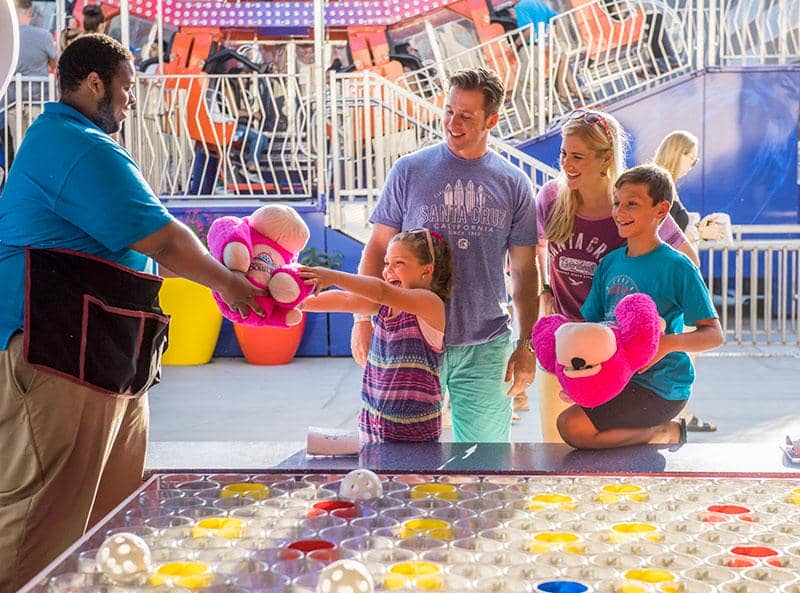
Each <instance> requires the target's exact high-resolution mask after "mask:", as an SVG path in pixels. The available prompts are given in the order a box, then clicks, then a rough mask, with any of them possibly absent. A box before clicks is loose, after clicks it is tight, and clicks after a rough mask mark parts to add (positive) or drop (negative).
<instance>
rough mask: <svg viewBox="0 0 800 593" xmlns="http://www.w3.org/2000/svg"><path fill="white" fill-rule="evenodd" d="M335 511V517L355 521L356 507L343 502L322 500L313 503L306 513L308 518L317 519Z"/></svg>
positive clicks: (356, 515)
mask: <svg viewBox="0 0 800 593" xmlns="http://www.w3.org/2000/svg"><path fill="white" fill-rule="evenodd" d="M333 511H336V516H337V517H341V518H342V519H355V518H356V517H358V511H357V510H356V505H355V504H353V503H352V502H348V501H345V500H323V501H320V502H318V503H315V504H314V506H313V507H311V510H310V511H308V516H309V517H319V516H321V515H327V514H329V513H332V512H333Z"/></svg>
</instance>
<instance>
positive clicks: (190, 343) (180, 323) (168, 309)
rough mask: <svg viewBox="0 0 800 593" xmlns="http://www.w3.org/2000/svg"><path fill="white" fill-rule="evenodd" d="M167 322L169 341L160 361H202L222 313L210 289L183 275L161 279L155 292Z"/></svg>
mask: <svg viewBox="0 0 800 593" xmlns="http://www.w3.org/2000/svg"><path fill="white" fill-rule="evenodd" d="M158 300H159V301H160V303H161V308H162V309H163V310H164V313H166V314H167V315H169V316H170V317H171V319H170V322H169V344H168V346H167V351H166V352H165V353H164V356H163V357H162V358H161V362H162V363H163V364H167V365H176V366H177V365H193V364H206V363H208V362H209V361H210V360H211V357H212V356H213V355H214V348H215V347H216V345H217V340H218V339H219V330H220V328H222V313H220V311H219V308H217V303H216V302H215V301H214V297H212V296H211V290H210V289H208V288H206V287H205V286H202V285H201V284H197V283H196V282H192V281H191V280H186V279H185V278H165V279H164V284H162V285H161V291H160V292H159V294H158Z"/></svg>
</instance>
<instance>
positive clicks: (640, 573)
mask: <svg viewBox="0 0 800 593" xmlns="http://www.w3.org/2000/svg"><path fill="white" fill-rule="evenodd" d="M625 578H626V579H630V580H632V581H641V582H643V583H653V584H656V583H667V582H672V581H674V580H675V575H674V574H672V573H671V572H669V571H668V570H661V569H658V568H634V569H632V570H629V571H628V572H626V573H625Z"/></svg>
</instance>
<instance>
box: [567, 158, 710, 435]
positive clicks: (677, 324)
mask: <svg viewBox="0 0 800 593" xmlns="http://www.w3.org/2000/svg"><path fill="white" fill-rule="evenodd" d="M674 195H675V187H674V186H673V183H672V179H671V177H670V175H669V173H668V172H667V171H665V170H664V169H662V168H661V167H658V166H656V165H642V166H640V167H634V168H633V169H629V170H628V171H626V172H625V173H623V174H622V175H621V176H620V177H619V179H618V180H617V182H616V183H615V184H614V206H613V209H612V215H613V217H614V222H616V224H617V229H618V230H619V234H620V236H621V237H622V238H624V239H627V241H628V244H627V246H626V247H620V248H619V249H617V250H615V251H612V252H611V253H609V254H608V255H607V256H605V257H604V258H603V259H602V260H601V262H600V264H599V265H598V267H597V271H596V272H595V275H594V281H593V283H592V289H591V292H590V293H589V296H588V298H587V299H586V302H585V303H584V304H583V307H581V313H582V314H583V317H584V319H586V320H587V321H595V322H597V321H614V309H615V307H616V306H617V303H619V301H620V300H622V298H623V297H625V296H627V295H629V294H632V293H636V292H641V293H644V294H647V295H649V296H650V297H651V298H652V299H653V300H654V301H655V303H656V307H657V309H658V314H659V316H660V317H661V318H662V319H663V320H664V321H665V323H666V330H665V333H664V334H662V336H661V339H660V342H659V346H658V351H657V352H656V355H655V356H654V357H653V360H652V361H650V363H649V364H648V365H647V366H646V367H645V369H644V370H642V371H640V372H639V373H638V374H636V375H634V377H633V378H632V379H631V381H630V382H629V383H628V385H627V386H626V387H625V389H624V390H623V391H622V393H620V394H619V395H618V396H616V397H615V398H614V399H612V400H611V401H609V402H607V403H605V404H603V405H601V406H598V407H596V408H583V407H580V406H577V405H574V406H572V407H570V408H568V409H567V410H565V411H564V412H563V413H562V414H561V416H559V418H558V430H559V432H560V433H561V436H562V438H563V439H564V441H565V442H567V443H568V444H570V445H572V446H573V447H575V448H578V449H604V448H609V447H622V446H626V445H638V444H643V443H653V444H667V443H683V442H685V439H686V437H685V425H681V424H679V423H678V422H676V421H674V420H673V418H675V417H676V416H677V415H678V413H679V412H680V411H681V409H683V407H684V405H685V404H686V400H687V399H688V398H689V396H690V395H691V387H692V383H693V382H694V368H693V366H692V362H691V360H690V359H689V356H688V355H687V354H686V353H687V352H702V351H704V350H711V349H713V348H717V347H718V346H720V345H721V344H722V343H723V341H724V337H723V334H722V328H721V327H720V324H719V319H718V318H717V314H716V311H715V310H714V306H713V304H712V303H711V298H710V296H709V294H708V290H707V289H706V286H705V284H704V282H703V279H702V277H701V276H700V272H699V271H698V270H697V268H695V266H694V265H693V264H692V262H691V261H690V260H689V259H688V258H687V257H686V256H685V255H683V254H682V253H680V252H678V251H676V250H675V249H673V248H672V247H670V246H669V245H667V244H665V243H663V242H662V241H661V239H659V236H658V227H659V226H660V225H661V223H662V222H663V220H664V218H665V217H666V216H667V215H668V214H669V209H670V206H671V205H672V201H673V198H674ZM684 325H693V326H696V327H697V329H696V330H695V331H693V332H690V333H683V328H684Z"/></svg>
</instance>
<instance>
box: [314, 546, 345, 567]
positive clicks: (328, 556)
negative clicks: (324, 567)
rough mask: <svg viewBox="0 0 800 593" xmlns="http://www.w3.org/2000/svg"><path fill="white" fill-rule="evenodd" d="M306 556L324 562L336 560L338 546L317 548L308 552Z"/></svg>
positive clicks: (328, 562) (337, 557)
mask: <svg viewBox="0 0 800 593" xmlns="http://www.w3.org/2000/svg"><path fill="white" fill-rule="evenodd" d="M308 558H313V559H314V560H319V561H320V562H322V563H324V564H330V563H331V562H336V561H337V560H338V559H339V548H323V549H319V550H312V551H311V552H309V553H308Z"/></svg>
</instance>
